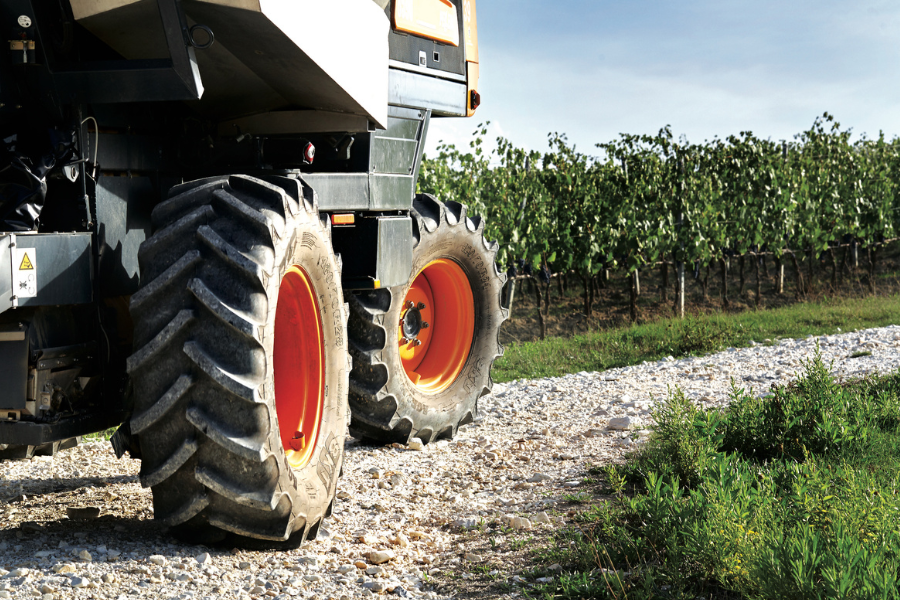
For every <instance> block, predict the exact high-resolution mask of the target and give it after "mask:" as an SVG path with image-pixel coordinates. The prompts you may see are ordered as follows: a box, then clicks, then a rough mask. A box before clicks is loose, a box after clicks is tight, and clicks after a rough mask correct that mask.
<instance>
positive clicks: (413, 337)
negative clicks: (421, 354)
mask: <svg viewBox="0 0 900 600" xmlns="http://www.w3.org/2000/svg"><path fill="white" fill-rule="evenodd" d="M425 308H426V305H425V303H424V302H419V303H418V304H416V303H415V302H407V303H406V305H405V306H404V312H403V316H402V317H401V318H400V330H401V332H402V337H401V340H402V339H406V340H407V343H409V342H414V343H415V344H416V345H417V346H420V345H421V344H422V341H421V340H420V339H419V338H418V336H419V333H420V332H421V331H422V330H423V329H428V327H429V326H430V325H429V323H428V321H426V320H425V319H424V317H423V316H422V310H424V309H425Z"/></svg>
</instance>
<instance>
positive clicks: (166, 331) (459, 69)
mask: <svg viewBox="0 0 900 600" xmlns="http://www.w3.org/2000/svg"><path fill="white" fill-rule="evenodd" d="M0 27H2V30H3V33H4V35H5V36H6V37H5V38H3V39H4V40H5V41H4V43H5V44H7V46H8V48H7V51H6V52H5V54H4V56H3V58H2V59H0V138H2V140H3V154H4V156H3V158H2V161H0V167H2V169H0V381H2V382H3V386H2V387H0V456H2V457H5V458H30V457H31V456H33V455H34V454H36V453H53V452H55V451H57V450H59V449H60V448H65V447H67V446H70V445H72V444H73V443H75V441H76V440H77V438H78V437H79V436H82V435H85V434H88V433H91V432H98V431H103V430H107V429H109V428H115V427H118V429H117V431H116V433H115V435H113V437H112V440H111V441H112V443H113V446H114V448H115V449H116V452H117V453H118V454H119V456H120V457H121V456H123V455H124V454H125V453H130V455H131V456H132V457H135V458H139V459H140V460H141V474H140V480H141V483H142V485H143V486H145V487H150V488H152V493H153V504H154V514H155V518H156V519H158V520H161V521H162V522H163V523H164V524H166V525H168V526H170V527H171V528H172V531H173V533H175V534H176V535H177V536H179V537H183V538H186V539H188V540H191V541H196V542H206V543H209V542H217V541H226V540H231V541H234V542H236V543H244V544H257V545H259V544H263V545H270V546H272V545H274V546H277V545H279V544H281V545H297V544H299V543H302V541H303V540H305V539H308V538H310V537H314V536H315V535H316V532H317V530H318V528H319V525H320V523H321V522H322V519H323V518H325V517H327V516H328V515H330V512H331V510H332V509H333V500H334V495H335V488H336V485H337V479H338V477H339V475H340V472H341V467H342V463H343V456H344V442H345V437H346V435H347V432H348V427H349V431H350V433H352V434H354V435H356V436H359V437H364V438H371V439H374V440H379V441H387V442H391V441H397V442H407V441H408V440H409V439H410V438H411V437H418V438H421V440H422V441H423V442H425V443H428V442H430V441H432V440H436V439H440V438H442V437H451V436H453V435H454V434H455V433H456V431H457V429H458V427H459V426H460V425H464V424H465V423H467V422H469V421H471V420H472V419H473V418H474V416H475V415H476V411H477V401H478V398H479V397H480V396H482V395H484V394H486V393H488V391H489V390H490V388H491V378H490V370H491V366H492V363H493V361H494V360H495V358H497V356H499V354H500V353H501V348H500V346H499V343H498V339H497V334H498V331H499V327H500V325H501V323H502V321H503V320H504V318H505V315H506V312H505V310H504V308H503V307H501V305H500V290H501V288H502V285H503V283H504V279H505V278H504V276H503V275H502V274H500V272H499V271H498V269H497V267H496V265H495V261H494V257H495V254H496V251H497V247H496V245H495V244H492V243H488V242H486V241H485V240H484V238H483V235H482V231H483V224H482V222H481V220H480V219H479V218H477V217H474V216H471V215H468V214H467V212H466V207H465V206H463V205H460V204H457V203H453V202H448V203H446V204H445V203H442V202H440V201H439V200H437V199H435V198H433V197H431V196H428V195H417V194H416V179H417V175H418V172H419V167H420V164H421V161H422V155H423V147H424V143H425V139H426V134H427V132H428V126H429V123H430V122H431V119H433V118H441V117H466V116H471V115H472V114H473V113H474V111H475V109H476V108H477V107H478V104H479V102H480V97H479V94H478V91H477V89H478V65H479V62H478V39H477V23H476V13H475V0H393V1H391V0H376V1H375V2H373V1H372V0H328V1H327V2H321V1H315V0H0Z"/></svg>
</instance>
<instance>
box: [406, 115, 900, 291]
mask: <svg viewBox="0 0 900 600" xmlns="http://www.w3.org/2000/svg"><path fill="white" fill-rule="evenodd" d="M486 134H487V128H486V126H484V125H482V126H479V128H478V129H477V130H476V131H475V132H474V133H473V140H472V141H471V142H470V145H469V146H470V147H469V149H468V151H461V150H458V149H457V148H456V147H454V146H452V145H441V146H440V147H439V152H438V155H437V156H436V157H433V158H432V157H426V159H425V160H424V161H423V164H422V170H421V176H420V179H419V191H420V192H424V193H431V194H435V195H436V196H438V197H440V198H441V199H443V200H455V201H458V202H462V203H464V204H467V205H469V206H470V207H471V209H472V211H473V212H474V213H477V214H480V215H482V216H483V217H485V219H486V230H485V235H486V236H487V237H488V239H496V240H498V241H499V242H500V252H499V254H498V257H497V260H498V263H499V264H501V265H510V264H512V263H513V261H514V260H516V259H521V260H523V261H525V262H526V263H529V264H531V265H535V266H542V265H546V266H548V267H550V268H551V269H552V270H554V271H569V270H574V271H575V272H576V273H578V274H579V275H580V276H582V277H588V276H590V275H593V274H596V273H597V272H598V271H599V270H600V269H601V268H613V267H622V268H624V269H625V270H626V271H627V272H631V271H634V270H635V269H640V268H641V267H643V266H645V265H648V264H652V263H654V262H656V261H659V260H661V259H672V258H675V259H677V260H684V261H687V262H691V263H698V264H699V265H701V266H703V265H708V264H710V263H712V262H715V261H717V260H721V259H722V258H723V257H725V256H727V255H730V254H731V253H737V254H745V253H747V252H752V251H763V250H767V251H770V252H773V253H775V254H776V255H777V256H780V255H781V254H782V252H783V251H784V250H785V249H786V248H791V249H793V250H795V251H802V252H808V253H810V255H811V256H818V255H819V254H820V253H822V252H825V251H827V250H828V249H829V247H832V246H833V245H835V244H836V243H840V242H842V241H844V240H845V238H846V239H854V240H857V241H859V242H861V243H862V244H864V245H873V244H878V243H879V242H880V241H881V240H883V239H885V238H891V237H893V236H894V235H895V232H896V231H897V228H898V226H900V223H898V219H900V211H897V210H896V208H895V197H896V195H897V190H898V185H900V140H898V139H893V140H891V141H886V140H885V139H884V136H883V135H879V137H878V138H877V139H874V140H869V139H866V138H863V139H861V140H859V141H857V142H855V143H851V142H850V131H849V130H842V129H841V128H840V124H839V123H837V122H836V121H835V120H834V117H833V116H832V115H830V114H828V113H825V114H824V115H823V116H822V117H820V118H817V119H816V120H815V122H814V123H813V125H812V127H811V128H810V129H809V130H808V131H805V132H802V133H801V134H799V135H798V136H796V141H794V142H790V143H787V142H783V143H781V144H779V143H775V142H772V141H770V140H762V139H759V138H757V137H755V136H754V135H753V133H751V132H749V131H747V132H741V133H740V134H739V135H736V136H729V137H727V138H726V139H724V140H723V139H718V138H715V139H713V140H712V141H709V142H706V143H704V144H699V145H698V144H690V143H688V142H687V141H686V140H684V139H678V140H676V139H675V138H674V135H673V133H672V130H671V128H669V127H665V128H663V129H661V130H660V131H659V132H658V133H657V135H655V136H649V135H643V136H638V135H627V134H622V135H620V136H619V138H618V139H615V140H612V141H610V142H607V143H603V144H597V148H598V149H599V150H600V151H601V155H600V156H589V155H587V154H584V153H581V152H578V151H577V150H576V148H575V146H574V145H570V144H569V142H568V140H567V139H566V136H565V135H561V134H557V133H553V134H550V135H549V139H548V141H549V149H548V151H547V152H545V153H543V154H540V153H538V152H528V151H525V150H523V149H520V148H516V147H514V146H513V145H512V144H511V143H510V142H509V141H508V140H506V139H503V138H499V139H498V140H497V149H496V150H495V151H494V152H492V153H491V154H490V155H488V154H487V153H486V152H485V150H484V141H485V136H486Z"/></svg>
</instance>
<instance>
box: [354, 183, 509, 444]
mask: <svg viewBox="0 0 900 600" xmlns="http://www.w3.org/2000/svg"><path fill="white" fill-rule="evenodd" d="M412 217H413V238H414V247H413V264H412V271H411V273H410V278H409V281H408V282H407V283H406V284H405V285H403V286H397V287H393V288H389V289H381V290H372V291H365V292H359V293H355V294H353V295H352V296H350V298H349V300H350V321H349V325H348V331H349V335H350V355H351V356H352V358H353V370H352V371H351V372H350V394H349V403H350V413H351V421H350V433H351V434H352V435H354V436H356V437H360V438H371V439H374V440H378V441H386V442H401V443H406V442H407V441H408V440H409V438H412V437H418V438H420V439H421V440H422V441H423V442H424V443H428V442H430V441H432V440H437V439H442V438H452V437H453V436H454V435H456V432H457V429H458V428H459V426H460V425H464V424H466V423H469V422H471V421H472V420H473V419H474V418H475V416H477V414H478V399H479V398H480V397H481V396H484V395H485V394H488V393H490V390H491V387H492V381H491V375H490V373H491V367H492V366H493V364H494V360H496V359H497V358H498V357H500V356H502V355H503V347H502V346H501V345H500V342H499V339H498V335H499V332H500V325H501V324H502V323H503V321H505V320H506V318H507V315H508V311H507V310H506V309H505V308H503V307H502V306H501V305H500V293H501V290H502V289H503V284H504V283H505V282H506V275H504V274H503V273H501V272H500V271H499V269H498V268H497V266H496V262H495V260H494V258H495V256H496V254H497V249H498V245H497V243H496V242H490V243H488V242H487V241H485V239H484V236H483V230H484V224H483V222H482V221H481V219H480V218H479V217H467V215H466V207H465V206H463V205H462V204H459V203H457V202H448V203H446V204H444V203H442V202H439V201H437V200H435V199H434V198H433V197H432V196H430V195H427V194H425V195H419V196H417V197H416V199H415V201H414V202H413V210H412ZM440 258H443V259H450V260H452V261H453V262H455V263H456V264H457V265H459V266H460V267H461V268H462V270H463V272H464V273H465V277H466V279H467V280H468V282H469V285H470V287H471V290H472V296H473V300H474V312H475V315H474V317H475V328H474V335H473V339H472V344H471V347H470V349H469V354H468V359H467V360H466V363H465V365H464V366H463V367H462V371H461V372H460V373H459V375H458V376H457V377H456V379H455V380H454V381H453V382H452V383H451V384H450V385H449V387H447V388H446V389H444V390H442V391H439V392H437V393H425V392H423V391H422V390H421V389H419V388H418V387H417V386H415V385H414V384H413V383H412V381H410V379H409V377H408V376H407V375H406V372H405V371H404V368H403V365H402V363H401V358H400V349H399V345H398V340H397V328H396V327H397V325H394V326H393V327H391V326H390V324H396V323H399V321H400V318H401V314H402V312H401V311H402V309H403V306H402V305H403V301H404V299H405V298H406V294H407V291H408V290H409V288H410V286H411V285H412V282H413V280H414V279H415V277H416V276H417V274H419V273H420V272H421V271H422V269H423V268H424V267H425V266H426V265H428V264H430V263H431V262H432V261H434V260H436V259H440Z"/></svg>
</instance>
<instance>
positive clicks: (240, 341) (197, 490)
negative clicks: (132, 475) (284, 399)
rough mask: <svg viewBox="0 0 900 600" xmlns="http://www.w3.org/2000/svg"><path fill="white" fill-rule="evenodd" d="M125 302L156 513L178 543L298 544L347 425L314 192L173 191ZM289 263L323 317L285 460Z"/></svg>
mask: <svg viewBox="0 0 900 600" xmlns="http://www.w3.org/2000/svg"><path fill="white" fill-rule="evenodd" d="M153 225H154V229H155V230H156V232H155V233H154V234H153V235H152V236H151V237H150V238H149V239H148V240H147V241H146V242H144V243H143V244H142V245H141V248H140V252H139V260H140V266H141V286H140V290H139V291H138V292H137V293H136V294H135V295H134V296H132V298H131V313H132V317H133V319H134V324H135V331H134V339H135V348H136V349H137V350H136V352H135V353H134V354H133V355H132V356H131V357H130V358H129V359H128V372H129V375H130V377H131V378H132V382H133V384H134V392H135V393H134V400H135V402H134V404H135V409H134V414H133V416H132V418H131V420H130V428H131V432H132V434H134V435H137V436H138V440H139V444H140V449H141V454H142V464H141V483H142V485H143V486H144V487H151V488H152V489H153V506H154V513H155V518H156V519H157V520H160V521H162V522H163V523H165V524H167V525H170V526H172V527H173V528H174V531H173V532H174V533H175V534H176V535H177V536H178V537H180V538H182V539H186V540H188V541H193V542H197V543H214V542H217V541H224V540H226V538H228V542H229V543H236V544H239V545H259V544H260V543H259V540H264V542H263V543H262V545H264V546H269V547H277V546H279V544H278V542H283V544H281V546H289V547H290V546H297V545H299V544H300V543H302V542H303V540H305V539H306V538H307V537H309V536H314V535H315V532H316V531H317V530H318V527H319V524H320V522H321V520H322V519H323V518H324V517H325V515H326V511H327V510H328V508H329V506H330V504H331V501H332V498H333V497H334V493H335V488H336V483H337V478H338V474H339V472H340V470H341V464H342V460H343V450H344V440H345V437H346V428H347V418H348V415H347V408H346V390H347V376H348V370H349V357H348V354H347V350H346V317H345V314H346V308H345V305H344V303H343V297H342V293H341V288H340V285H339V282H340V270H339V267H338V262H337V258H336V257H335V255H334V252H333V250H332V247H331V242H330V239H329V233H328V230H327V227H326V225H325V224H324V223H323V221H322V220H320V218H319V215H318V207H317V206H316V205H315V198H314V195H313V193H312V191H311V190H310V189H309V188H308V187H306V186H305V185H303V184H302V183H301V182H299V181H296V180H290V179H273V182H266V181H262V180H259V179H255V178H253V177H248V176H238V175H233V176H230V177H219V178H212V179H204V180H199V181H195V182H191V183H186V184H183V185H179V186H176V187H174V188H173V189H172V190H171V191H170V193H169V199H168V200H167V201H165V202H163V203H162V204H160V205H159V206H157V207H156V208H155V209H154V210H153ZM292 265H299V266H300V267H302V268H303V270H304V271H305V272H306V273H307V274H308V279H309V280H310V282H311V285H312V289H313V290H314V292H315V294H316V296H317V299H318V306H319V308H320V311H319V312H320V318H321V323H322V337H323V338H324V339H323V345H324V363H325V364H324V380H323V381H324V406H323V409H324V410H323V417H322V419H321V422H320V423H321V424H320V429H319V435H318V438H317V443H316V445H315V448H314V450H313V454H312V457H311V459H310V461H309V463H308V464H307V465H306V466H305V467H302V468H299V469H293V468H291V466H290V464H289V463H288V461H287V458H286V453H285V450H284V448H283V446H282V441H281V437H280V432H279V426H278V415H277V413H276V408H275V393H274V376H273V343H274V321H275V308H276V300H277V299H278V292H279V288H280V284H281V280H282V277H283V276H284V273H285V271H286V270H287V269H288V268H290V267H291V266H292Z"/></svg>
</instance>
